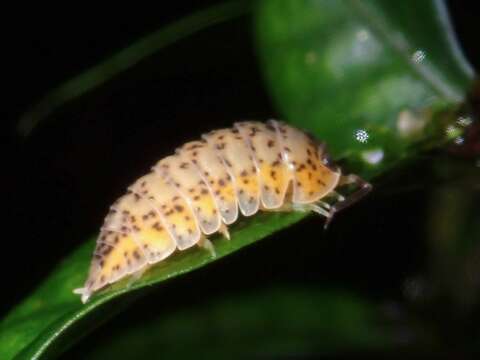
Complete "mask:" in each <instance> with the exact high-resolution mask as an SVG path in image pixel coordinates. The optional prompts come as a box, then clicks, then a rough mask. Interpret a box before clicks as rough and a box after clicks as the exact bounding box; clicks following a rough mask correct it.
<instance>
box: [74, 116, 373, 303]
mask: <svg viewBox="0 0 480 360" xmlns="http://www.w3.org/2000/svg"><path fill="white" fill-rule="evenodd" d="M349 183H354V184H357V185H359V188H358V189H357V190H356V191H355V192H354V193H353V194H352V195H351V196H350V197H348V198H345V197H343V196H342V195H340V194H338V193H337V192H336V191H335V189H336V188H337V187H338V186H340V185H345V184H349ZM369 189H370V184H368V183H366V182H365V181H363V180H361V179H360V178H359V177H358V176H355V175H349V176H343V175H342V174H341V171H340V169H339V168H338V167H335V166H333V165H332V164H331V163H330V161H329V157H328V155H327V153H326V151H325V146H323V144H322V143H319V142H317V141H315V140H314V139H313V138H312V137H311V136H309V135H308V134H306V133H305V132H303V131H301V130H298V129H296V128H294V127H291V126H289V125H287V124H285V123H283V122H279V121H275V120H270V121H268V122H267V123H261V122H254V121H245V122H239V123H236V124H234V126H233V128H230V129H220V130H215V131H211V132H209V133H207V134H204V135H203V136H202V139H201V140H198V141H192V142H188V143H186V144H184V145H183V146H181V147H180V148H178V149H177V150H176V151H175V154H173V155H170V156H167V157H165V158H163V159H162V160H160V161H159V162H158V163H157V164H155V165H154V166H153V168H152V171H151V172H150V173H149V174H147V175H145V176H142V177H141V178H139V179H138V180H137V181H135V182H134V183H133V184H132V185H131V186H130V187H128V191H127V193H126V194H125V195H123V196H122V197H120V198H119V199H118V200H117V201H116V202H115V203H114V204H113V205H112V206H111V208H110V211H109V213H108V215H107V216H106V218H105V221H104V224H103V226H102V228H101V231H100V235H99V237H98V240H97V243H96V248H95V251H94V254H93V258H92V262H91V266H90V271H89V275H88V278H87V280H86V282H85V285H84V287H83V288H80V289H76V290H74V292H75V293H77V294H80V295H81V300H82V301H83V302H86V301H87V300H88V299H89V297H90V296H91V295H92V293H94V292H95V291H97V290H99V289H101V288H103V287H105V286H106V285H108V284H111V283H113V282H116V281H118V280H119V279H121V278H123V277H125V276H127V275H132V274H133V275H135V274H140V273H141V272H142V271H144V270H145V268H146V267H148V266H149V265H151V264H155V263H157V262H159V261H162V260H164V259H165V258H167V257H168V256H170V255H171V254H172V253H173V252H174V251H175V250H176V249H178V250H180V251H182V250H185V249H188V248H190V247H192V246H194V245H200V246H202V247H205V248H207V249H210V251H212V252H214V250H213V246H212V244H211V243H210V242H209V240H208V239H207V238H206V236H207V235H210V234H214V233H216V232H221V233H223V234H224V235H225V237H226V238H227V239H229V234H228V230H227V227H226V225H230V224H232V223H234V222H235V221H236V220H237V218H238V216H239V213H241V214H242V215H244V216H252V215H254V214H256V213H257V212H258V211H259V210H262V211H314V212H317V213H319V214H322V215H324V216H326V217H327V221H328V220H329V219H331V217H332V216H333V214H334V213H335V212H336V211H338V210H339V209H341V208H343V207H345V206H346V205H348V204H349V203H351V202H353V201H355V200H357V199H358V198H360V197H361V196H363V195H364V194H365V193H367V192H368V191H369ZM324 198H328V199H332V200H333V203H332V204H329V203H328V202H326V201H325V199H324Z"/></svg>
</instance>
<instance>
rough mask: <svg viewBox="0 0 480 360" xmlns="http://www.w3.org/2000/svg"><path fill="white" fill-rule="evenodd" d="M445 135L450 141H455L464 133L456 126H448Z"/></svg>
mask: <svg viewBox="0 0 480 360" xmlns="http://www.w3.org/2000/svg"><path fill="white" fill-rule="evenodd" d="M445 133H446V135H447V137H448V138H449V139H455V138H456V137H458V136H459V135H460V134H461V133H462V131H461V130H460V129H459V128H458V127H456V126H455V125H448V126H447V128H446V129H445Z"/></svg>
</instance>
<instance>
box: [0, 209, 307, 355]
mask: <svg viewBox="0 0 480 360" xmlns="http://www.w3.org/2000/svg"><path fill="white" fill-rule="evenodd" d="M304 216H305V214H302V213H290V214H280V213H278V214H265V213H262V214H259V215H257V216H255V217H254V218H252V219H248V221H247V220H246V219H244V220H243V221H240V222H239V223H238V224H235V226H234V227H233V228H232V230H233V231H232V232H231V236H232V239H231V240H230V241H226V240H223V239H218V240H216V239H215V238H214V239H213V241H214V244H215V249H216V252H217V256H216V258H212V257H211V256H210V254H209V253H208V252H206V251H202V250H200V249H190V250H187V251H184V252H181V253H178V254H176V255H175V256H172V257H170V258H168V259H166V260H165V261H162V262H161V263H160V264H158V265H157V266H155V267H153V268H152V269H151V270H149V271H148V272H146V273H145V274H144V275H143V276H142V277H141V279H140V280H138V281H136V282H135V283H133V284H132V285H131V286H130V287H129V286H128V280H125V281H121V282H119V283H117V284H115V285H114V286H111V287H110V288H109V289H108V290H107V291H105V292H102V293H99V294H98V295H97V296H94V297H93V298H92V299H91V301H89V302H88V303H87V304H86V305H83V304H82V303H81V302H80V299H79V297H78V295H75V294H73V293H72V290H73V289H74V288H76V287H79V286H81V285H82V284H83V282H84V281H85V278H86V276H87V270H88V263H89V262H90V258H91V254H92V251H93V248H94V243H93V242H94V240H91V241H89V242H87V243H86V244H85V245H84V246H82V247H81V248H80V249H78V250H77V251H76V252H74V253H73V254H72V255H71V256H70V257H68V258H67V259H65V260H64V261H63V262H62V263H60V264H59V265H58V267H57V269H55V271H54V272H53V273H52V274H51V275H50V277H49V278H48V279H47V280H46V281H45V283H43V284H42V285H41V286H40V287H39V288H38V289H37V290H36V291H35V292H34V293H33V294H32V295H30V297H29V298H28V299H26V300H25V301H24V302H23V303H21V304H20V305H19V306H17V307H16V308H15V309H14V311H12V312H11V313H10V314H9V315H8V316H7V317H6V318H5V319H4V320H3V321H2V322H1V323H0V338H1V339H2V340H1V342H0V358H1V359H11V358H13V357H14V356H17V357H16V358H18V359H38V358H40V357H41V356H49V357H50V356H51V357H53V356H54V355H58V354H60V353H61V352H62V351H63V350H64V349H66V348H67V347H68V346H70V345H72V344H73V343H74V342H76V341H78V340H79V338H80V337H81V336H83V335H85V334H86V333H88V332H89V331H91V330H93V329H94V328H96V327H98V326H99V325H100V324H101V323H102V322H103V321H105V320H107V319H108V318H109V317H111V316H113V315H115V314H116V313H117V312H119V311H120V310H121V309H122V308H123V307H124V306H126V305H128V303H129V302H130V301H132V300H134V299H135V298H136V297H137V296H139V295H141V294H142V293H145V292H146V291H148V290H149V288H150V286H151V285H153V284H156V283H159V282H162V281H165V280H168V279H171V278H174V277H176V276H179V275H182V274H185V273H187V272H190V271H192V270H194V269H197V268H199V267H201V266H205V265H207V264H208V263H210V262H212V261H215V260H218V259H220V258H222V257H224V256H226V255H228V254H230V253H232V252H235V251H237V250H239V249H240V248H242V247H245V246H247V245H249V244H251V243H253V242H255V241H257V240H259V239H261V238H264V237H266V236H268V235H270V234H272V233H274V232H275V231H278V230H280V229H282V228H285V227H287V226H289V225H291V224H293V223H295V222H297V221H299V220H300V219H301V218H303V217H304ZM139 290H141V291H139ZM126 293H129V294H130V296H128V297H126V298H122V301H121V302H120V301H112V300H114V299H116V298H118V297H119V296H120V295H124V294H126Z"/></svg>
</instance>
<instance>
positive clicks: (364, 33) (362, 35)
mask: <svg viewBox="0 0 480 360" xmlns="http://www.w3.org/2000/svg"><path fill="white" fill-rule="evenodd" d="M369 37H370V34H369V33H368V30H365V29H361V30H359V31H357V39H358V41H367V40H368V38H369Z"/></svg>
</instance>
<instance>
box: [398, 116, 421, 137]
mask: <svg viewBox="0 0 480 360" xmlns="http://www.w3.org/2000/svg"><path fill="white" fill-rule="evenodd" d="M425 124H426V121H425V119H423V118H422V117H421V116H420V115H419V114H416V113H415V112H413V111H410V110H403V111H401V112H400V113H399V114H398V119H397V131H398V133H399V134H400V136H403V137H412V136H416V135H419V134H421V132H422V130H423V129H424V128H425Z"/></svg>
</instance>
